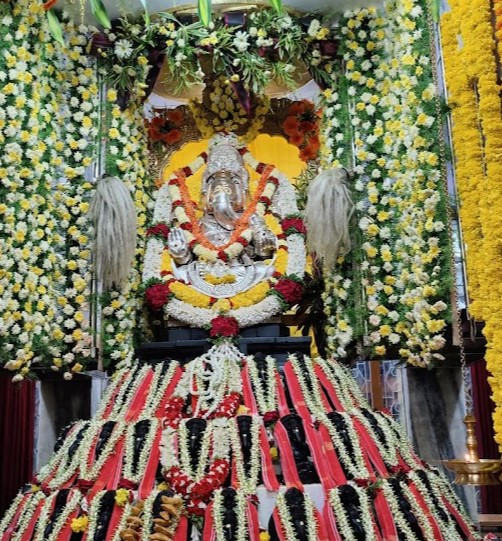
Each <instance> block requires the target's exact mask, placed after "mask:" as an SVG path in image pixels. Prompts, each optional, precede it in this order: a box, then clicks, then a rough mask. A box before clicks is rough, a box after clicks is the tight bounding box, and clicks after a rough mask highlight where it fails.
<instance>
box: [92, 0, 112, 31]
mask: <svg viewBox="0 0 502 541" xmlns="http://www.w3.org/2000/svg"><path fill="white" fill-rule="evenodd" d="M90 1H91V11H92V14H93V16H94V18H95V19H96V20H97V21H98V23H99V24H100V25H101V26H103V27H104V28H107V29H108V30H109V29H110V28H111V27H112V23H111V22H110V17H109V16H108V12H107V11H106V8H105V6H104V4H103V2H102V1H101V0H90Z"/></svg>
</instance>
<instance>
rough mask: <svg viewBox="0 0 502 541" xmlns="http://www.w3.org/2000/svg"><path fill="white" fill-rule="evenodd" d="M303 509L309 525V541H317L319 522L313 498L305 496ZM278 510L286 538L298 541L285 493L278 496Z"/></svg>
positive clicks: (289, 540) (290, 540)
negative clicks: (316, 517)
mask: <svg viewBox="0 0 502 541" xmlns="http://www.w3.org/2000/svg"><path fill="white" fill-rule="evenodd" d="M303 498H304V499H303V508H304V511H305V518H306V523H307V535H308V541H317V539H318V537H317V521H316V519H315V506H314V503H313V502H312V500H311V498H310V497H309V496H308V495H307V494H304V495H303ZM276 506H277V510H278V511H279V518H280V520H281V524H280V527H282V528H283V531H284V534H285V537H286V539H287V540H288V541H298V536H297V535H296V531H295V528H294V525H293V520H292V518H291V513H290V512H289V509H288V505H287V503H286V498H285V496H284V494H283V493H280V494H278V495H277V501H276Z"/></svg>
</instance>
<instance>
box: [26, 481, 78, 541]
mask: <svg viewBox="0 0 502 541" xmlns="http://www.w3.org/2000/svg"><path fill="white" fill-rule="evenodd" d="M57 496H58V493H57V492H54V493H53V494H51V495H50V496H49V497H48V498H47V500H46V501H45V503H44V506H43V508H42V511H41V513H40V517H39V518H38V520H37V528H36V530H35V534H34V536H33V540H34V541H57V539H58V538H59V535H60V534H61V530H62V529H63V528H64V527H65V524H66V522H67V520H68V518H69V516H70V515H71V514H72V513H73V512H74V511H76V510H77V508H78V507H79V505H80V504H81V503H82V494H81V493H80V491H78V490H72V491H70V493H69V499H68V500H67V501H66V503H65V505H64V507H63V509H61V511H60V513H58V515H57V518H56V520H55V521H54V522H53V523H52V530H51V533H50V534H49V535H48V536H46V535H45V529H46V528H47V525H48V524H49V520H50V514H51V510H52V507H53V504H54V502H55V500H56V497H57Z"/></svg>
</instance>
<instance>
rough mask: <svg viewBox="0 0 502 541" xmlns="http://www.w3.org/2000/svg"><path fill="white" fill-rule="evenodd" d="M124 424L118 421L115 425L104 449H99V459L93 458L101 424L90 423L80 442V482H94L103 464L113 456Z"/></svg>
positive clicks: (122, 421)
mask: <svg viewBox="0 0 502 541" xmlns="http://www.w3.org/2000/svg"><path fill="white" fill-rule="evenodd" d="M125 427H126V422H125V421H124V420H119V421H117V422H116V423H115V425H114V427H113V430H112V433H111V434H110V436H109V437H108V439H107V440H106V443H105V445H104V447H103V448H102V449H101V452H100V455H99V457H96V456H95V453H96V443H97V438H98V437H99V434H100V432H101V430H102V429H103V422H102V421H100V422H96V421H95V420H93V421H91V423H90V426H89V428H88V430H87V431H86V433H85V436H84V438H83V440H82V443H81V445H80V448H81V449H82V455H81V456H80V461H79V470H80V474H79V479H80V480H82V481H94V480H96V478H97V476H98V474H99V472H100V471H101V468H102V467H103V466H104V464H105V462H106V461H107V460H108V459H109V458H110V457H111V456H112V455H113V454H114V452H115V446H116V445H117V442H118V441H119V439H120V438H121V437H122V436H123V434H124V431H125V430H124V429H125Z"/></svg>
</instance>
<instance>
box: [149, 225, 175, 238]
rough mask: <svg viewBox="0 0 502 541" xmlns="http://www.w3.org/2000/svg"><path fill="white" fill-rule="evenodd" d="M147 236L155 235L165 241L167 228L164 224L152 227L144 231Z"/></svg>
mask: <svg viewBox="0 0 502 541" xmlns="http://www.w3.org/2000/svg"><path fill="white" fill-rule="evenodd" d="M146 234H147V236H154V235H157V236H159V237H164V238H165V239H167V236H168V235H169V227H167V225H166V224H157V225H154V226H153V227H149V228H148V229H147V230H146Z"/></svg>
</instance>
